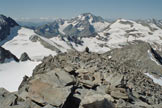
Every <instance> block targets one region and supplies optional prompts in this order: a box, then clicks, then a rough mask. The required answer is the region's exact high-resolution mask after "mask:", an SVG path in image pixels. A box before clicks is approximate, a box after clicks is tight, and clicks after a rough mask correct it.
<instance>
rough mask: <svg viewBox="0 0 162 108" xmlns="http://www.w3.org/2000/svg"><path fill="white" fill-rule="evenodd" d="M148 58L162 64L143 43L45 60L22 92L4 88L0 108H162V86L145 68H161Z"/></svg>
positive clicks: (23, 84) (64, 54) (0, 94)
mask: <svg viewBox="0 0 162 108" xmlns="http://www.w3.org/2000/svg"><path fill="white" fill-rule="evenodd" d="M135 47H136V49H135ZM132 48H134V49H133V50H131V49H132ZM144 49H145V50H144ZM121 50H122V51H123V52H122V51H121ZM129 51H130V52H132V53H128V52H129ZM133 51H135V53H134V52H133ZM138 51H139V52H138ZM140 51H143V53H142V52H140ZM145 51H146V52H147V54H146V52H145ZM149 51H150V53H148V52H149ZM114 52H115V53H114ZM119 52H120V56H119V55H118V54H119ZM139 53H140V54H139ZM131 54H136V56H135V55H131ZM143 54H144V55H143ZM149 54H152V57H153V58H154V60H156V61H157V60H160V59H159V58H157V52H156V53H155V50H154V49H153V48H152V47H151V46H150V45H149V44H147V43H145V42H141V41H140V42H135V43H134V44H131V45H129V47H128V46H124V47H123V48H121V49H114V50H112V51H109V52H107V53H104V54H97V53H93V52H90V51H89V49H88V48H86V50H85V51H84V52H78V51H70V52H68V53H67V52H65V53H61V54H59V55H57V56H54V57H53V56H48V57H45V58H44V59H43V60H42V63H41V64H39V65H38V66H37V67H36V68H35V69H34V70H33V75H32V76H31V77H28V76H24V79H23V81H22V83H21V84H20V86H19V89H18V91H17V92H12V93H10V92H8V91H7V90H6V89H4V88H0V108H161V106H162V86H160V85H158V84H155V83H154V82H153V80H152V79H151V78H150V77H148V76H146V75H145V73H146V72H147V73H151V71H152V70H151V68H150V69H149V68H148V66H147V65H146V64H143V65H142V66H141V64H140V63H146V62H148V63H149V64H152V66H153V65H155V64H156V62H155V61H153V60H152V62H151V61H149V59H148V58H147V56H148V57H150V55H149ZM154 54H155V55H154ZM126 56H127V59H124V57H126ZM131 56H133V57H134V58H133V57H131ZM144 56H145V59H144ZM158 57H160V55H159V56H158ZM131 58H132V59H131ZM138 58H143V59H140V60H141V62H139V60H138ZM153 58H152V59H153ZM122 59H123V60H122ZM124 60H125V61H124ZM150 60H151V59H150ZM128 62H129V63H128ZM157 62H159V65H160V61H157ZM134 64H136V65H134ZM149 66H150V65H149ZM140 67H144V68H140ZM147 68H148V69H147ZM152 69H155V68H152ZM157 76H159V75H158V74H157Z"/></svg>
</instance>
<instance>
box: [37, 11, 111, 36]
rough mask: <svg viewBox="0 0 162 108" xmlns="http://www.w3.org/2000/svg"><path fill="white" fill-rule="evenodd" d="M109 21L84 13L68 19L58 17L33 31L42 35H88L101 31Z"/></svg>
mask: <svg viewBox="0 0 162 108" xmlns="http://www.w3.org/2000/svg"><path fill="white" fill-rule="evenodd" d="M108 25H109V23H108V22H107V21H106V20H104V19H103V18H102V17H99V16H95V15H93V14H91V13H84V14H81V15H79V16H78V17H76V18H72V19H70V20H64V19H58V20H56V21H54V22H53V23H49V24H45V25H43V26H40V27H38V28H36V30H35V32H36V33H37V34H39V35H42V36H44V37H48V38H51V37H56V36H58V35H61V36H77V37H82V36H90V35H92V34H95V33H96V32H98V31H102V30H103V29H104V28H105V27H106V26H108Z"/></svg>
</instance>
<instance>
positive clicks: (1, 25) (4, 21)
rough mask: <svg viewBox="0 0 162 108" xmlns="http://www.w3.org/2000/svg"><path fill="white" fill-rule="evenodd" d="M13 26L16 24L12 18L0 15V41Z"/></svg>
mask: <svg viewBox="0 0 162 108" xmlns="http://www.w3.org/2000/svg"><path fill="white" fill-rule="evenodd" d="M15 26H18V24H17V23H16V22H15V21H14V20H13V19H12V18H10V17H6V16H4V15H0V41H2V40H4V39H5V38H7V36H8V35H9V34H10V29H11V28H12V27H15Z"/></svg>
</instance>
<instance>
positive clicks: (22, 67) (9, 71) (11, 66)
mask: <svg viewBox="0 0 162 108" xmlns="http://www.w3.org/2000/svg"><path fill="white" fill-rule="evenodd" d="M39 63H40V62H33V61H26V62H14V61H12V62H9V63H4V64H0V87H3V88H6V89H7V90H9V91H10V92H14V91H17V90H18V87H19V85H20V84H21V82H22V80H23V77H24V76H25V75H27V76H31V75H32V72H33V69H34V68H35V66H36V65H38V64H39Z"/></svg>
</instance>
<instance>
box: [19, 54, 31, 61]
mask: <svg viewBox="0 0 162 108" xmlns="http://www.w3.org/2000/svg"><path fill="white" fill-rule="evenodd" d="M27 60H31V59H30V57H29V56H28V54H27V53H26V52H24V53H22V54H21V57H20V61H27Z"/></svg>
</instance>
